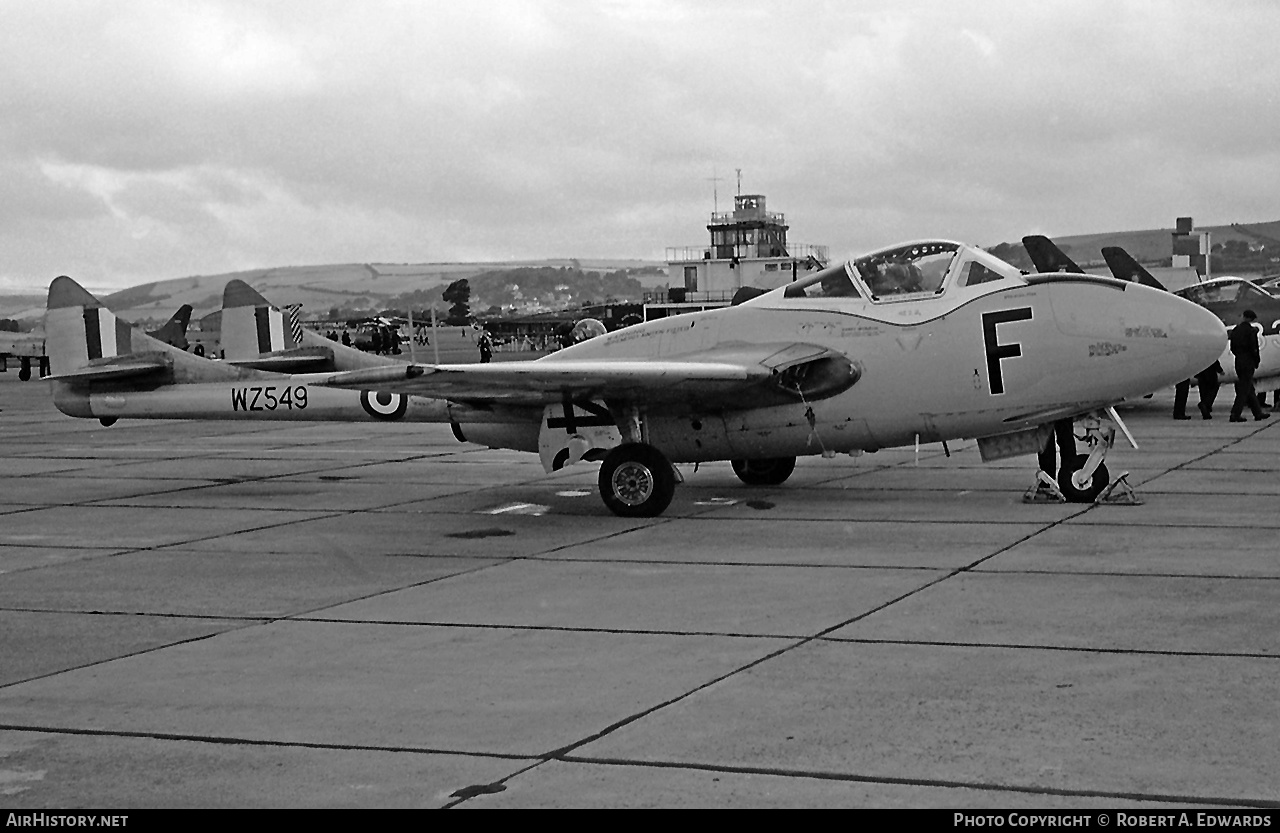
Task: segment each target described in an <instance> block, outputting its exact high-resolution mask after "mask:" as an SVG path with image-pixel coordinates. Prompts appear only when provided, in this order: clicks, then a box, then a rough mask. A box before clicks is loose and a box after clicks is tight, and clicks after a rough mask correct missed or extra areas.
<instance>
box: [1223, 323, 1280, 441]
mask: <svg viewBox="0 0 1280 833" xmlns="http://www.w3.org/2000/svg"><path fill="white" fill-rule="evenodd" d="M1242 317H1243V318H1244V320H1243V321H1241V322H1240V323H1239V324H1237V325H1235V326H1234V327H1232V328H1231V332H1230V333H1228V334H1227V338H1228V339H1229V340H1230V342H1231V354H1232V355H1233V356H1235V357H1236V401H1235V402H1233V403H1232V404H1231V421H1232V422H1244V421H1245V419H1244V417H1243V416H1242V414H1243V413H1244V409H1245V407H1246V406H1247V407H1248V408H1249V410H1250V411H1251V412H1253V418H1254V419H1266V418H1267V417H1269V416H1271V414H1269V413H1267V412H1266V411H1263V410H1262V405H1260V404H1259V403H1258V394H1257V393H1256V392H1255V391H1254V389H1253V371H1255V370H1257V369H1258V362H1259V361H1261V356H1260V355H1259V352H1258V330H1257V328H1255V327H1254V326H1253V322H1254V321H1256V320H1258V316H1257V315H1255V314H1254V312H1253V310H1251V309H1247V310H1245V311H1244V314H1243V316H1242Z"/></svg>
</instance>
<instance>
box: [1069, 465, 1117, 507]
mask: <svg viewBox="0 0 1280 833" xmlns="http://www.w3.org/2000/svg"><path fill="white" fill-rule="evenodd" d="M1086 459H1087V458H1086V457H1084V456H1083V455H1080V454H1077V455H1076V456H1075V459H1073V460H1063V461H1062V468H1060V469H1059V470H1058V488H1060V489H1061V490H1062V496H1063V497H1065V498H1066V499H1067V502H1068V503H1093V501H1094V499H1095V498H1096V497H1097V496H1098V495H1100V494H1102V490H1103V489H1105V488H1107V484H1108V483H1110V482H1111V474H1110V473H1109V472H1108V471H1107V464H1106V463H1099V464H1098V467H1097V468H1096V469H1094V470H1093V478H1092V479H1090V481H1089V484H1088V485H1087V486H1085V487H1084V488H1083V489H1078V488H1076V485H1075V484H1074V483H1073V482H1071V476H1072V475H1073V474H1075V473H1076V472H1078V471H1079V470H1080V467H1081V466H1083V465H1084V461H1085V460H1086Z"/></svg>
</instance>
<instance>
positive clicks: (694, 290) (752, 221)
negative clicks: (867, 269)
mask: <svg viewBox="0 0 1280 833" xmlns="http://www.w3.org/2000/svg"><path fill="white" fill-rule="evenodd" d="M788 228H789V226H788V225H787V219H786V217H785V216H784V215H782V214H779V213H777V212H772V211H768V210H767V209H766V208H765V198H764V195H763V194H739V195H738V196H736V197H734V199H733V211H731V212H717V213H712V215H711V222H710V223H708V224H707V231H709V232H711V244H710V245H708V246H684V247H672V248H668V249H667V276H668V289H667V290H666V291H660V292H652V293H647V294H646V296H645V303H644V318H645V320H646V321H649V320H653V319H655V318H663V317H665V316H668V315H676V314H679V313H682V312H695V311H698V310H704V309H714V308H715V307H723V306H728V304H729V303H730V301H732V299H733V296H734V294H735V293H736V292H737V291H738V290H739V289H741V288H742V287H744V286H745V287H756V288H758V289H775V288H777V287H779V286H782V285H784V284H788V283H790V282H791V281H793V280H795V279H796V278H797V277H802V276H803V275H804V274H805V273H806V272H808V271H810V270H813V269H821V268H822V267H824V266H826V265H827V260H828V255H827V247H826V246H815V245H811V244H808V243H789V242H788V241H787V230H788Z"/></svg>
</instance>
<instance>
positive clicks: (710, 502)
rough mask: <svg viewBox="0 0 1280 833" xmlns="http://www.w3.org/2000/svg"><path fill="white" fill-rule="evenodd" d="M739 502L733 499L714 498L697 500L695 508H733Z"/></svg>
mask: <svg viewBox="0 0 1280 833" xmlns="http://www.w3.org/2000/svg"><path fill="white" fill-rule="evenodd" d="M737 502H738V501H737V500H736V499H734V498H731V497H713V498H707V499H706V500H695V501H694V502H693V505H694V506H733V505H734V504H735V503H737Z"/></svg>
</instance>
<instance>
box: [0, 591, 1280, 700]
mask: <svg viewBox="0 0 1280 833" xmlns="http://www.w3.org/2000/svg"><path fill="white" fill-rule="evenodd" d="M452 577H453V576H439V577H436V578H433V579H430V580H428V581H424V582H420V583H418V584H414V585H409V587H419V586H422V585H425V584H430V583H432V582H435V581H442V580H444V579H446V578H452ZM409 587H405V588H398V589H409ZM385 592H395V590H388V591H383V593H385ZM383 593H375V594H371V595H369V596H362V597H357V598H352V599H348V600H344V601H340V602H335V603H334V604H331V605H326V606H324V607H320V608H316V609H315V610H316V611H320V610H326V609H328V608H330V607H338V606H341V605H345V604H350V603H352V602H358V601H363V600H365V599H368V598H374V597H376V596H378V595H383ZM0 612H5V613H50V614H59V615H68V616H119V617H126V616H136V617H140V618H154V619H178V620H191V621H202V622H210V621H211V622H232V623H243V624H244V625H245V626H246V627H256V626H263V625H272V624H276V623H298V624H306V623H316V624H330V625H371V626H375V627H395V628H453V629H456V630H495V631H514V632H531V633H540V632H548V633H587V634H612V635H616V636H671V637H698V638H704V637H717V638H725V639H761V640H785V641H791V642H794V641H799V640H805V641H819V642H828V643H834V644H841V645H899V646H906V647H912V646H914V647H934V648H979V649H991V648H994V649H1000V650H1015V651H1062V652H1066V653H1082V654H1119V655H1124V656H1162V657H1164V656H1167V657H1204V658H1210V659H1262V660H1280V655H1277V654H1268V653H1259V652H1245V651H1176V650H1170V649H1161V648H1105V647H1099V646H1089V645H1050V644H1045V643H1034V642H1025V643H1018V642H961V641H952V642H948V641H944V640H926V639H890V638H876V637H857V636H832V635H830V634H826V635H819V636H814V637H810V636H806V635H804V634H787V633H765V632H756V633H750V632H734V631H697V630H668V629H656V628H623V627H612V628H609V627H586V626H582V627H574V626H569V625H522V624H518V623H490V622H449V621H437V620H428V621H414V620H408V619H338V618H333V617H326V616H317V615H315V612H302V613H289V614H283V615H280V616H232V615H227V614H220V613H174V612H160V611H138V610H76V609H68V608H42V607H4V606H0ZM236 630H240V629H239V628H237V629H236ZM228 632H229V631H222V632H220V633H228ZM217 635H218V634H209V635H208V636H206V637H201V638H211V637H213V636H217ZM173 644H181V643H180V642H177V643H173ZM149 650H155V649H149ZM144 653H145V652H144ZM129 656H134V654H127V655H123V656H121V657H114V658H112V659H124V658H127V657H129ZM109 661H111V660H104V662H109ZM77 667H83V666H77ZM65 670H67V671H71V670H75V669H74V668H68V669H65ZM32 679H39V677H33V678H32ZM5 685H12V683H6V684H5Z"/></svg>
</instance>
